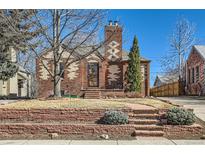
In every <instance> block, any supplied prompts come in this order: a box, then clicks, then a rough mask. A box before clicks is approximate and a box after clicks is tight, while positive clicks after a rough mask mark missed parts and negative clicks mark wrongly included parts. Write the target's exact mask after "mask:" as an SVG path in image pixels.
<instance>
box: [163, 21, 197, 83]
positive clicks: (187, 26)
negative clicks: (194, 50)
mask: <svg viewBox="0 0 205 154" xmlns="http://www.w3.org/2000/svg"><path fill="white" fill-rule="evenodd" d="M194 33H195V26H194V24H193V23H190V22H189V21H188V20H187V19H185V18H179V20H178V21H177V22H176V26H175V29H174V31H173V34H172V35H171V37H170V51H169V52H168V53H167V55H166V56H164V57H162V59H161V65H162V68H163V69H164V70H165V72H167V74H178V75H179V79H180V80H181V79H182V75H183V67H184V64H185V61H186V56H187V53H188V51H189V49H190V48H191V46H192V45H193V44H194V42H195V37H194Z"/></svg>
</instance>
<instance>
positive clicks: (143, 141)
mask: <svg viewBox="0 0 205 154" xmlns="http://www.w3.org/2000/svg"><path fill="white" fill-rule="evenodd" d="M0 145H205V140H169V139H166V138H162V137H138V138H137V139H136V140H0Z"/></svg>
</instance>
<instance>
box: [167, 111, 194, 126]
mask: <svg viewBox="0 0 205 154" xmlns="http://www.w3.org/2000/svg"><path fill="white" fill-rule="evenodd" d="M166 118H167V123H168V124H170V125H191V124H193V123H194V122H195V120H196V119H195V115H194V113H193V112H191V111H188V110H185V109H183V108H176V107H174V108H172V109H169V110H168V112H167V114H166Z"/></svg>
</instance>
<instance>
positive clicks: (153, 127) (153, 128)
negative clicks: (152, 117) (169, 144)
mask: <svg viewBox="0 0 205 154" xmlns="http://www.w3.org/2000/svg"><path fill="white" fill-rule="evenodd" d="M135 130H149V131H163V127H162V126H158V125H135Z"/></svg>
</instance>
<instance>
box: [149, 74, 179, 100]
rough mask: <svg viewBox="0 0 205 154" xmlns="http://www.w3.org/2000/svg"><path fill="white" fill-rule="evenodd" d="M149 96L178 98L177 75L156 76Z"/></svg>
mask: <svg viewBox="0 0 205 154" xmlns="http://www.w3.org/2000/svg"><path fill="white" fill-rule="evenodd" d="M150 93H151V96H159V97H161V96H179V95H181V88H180V84H179V75H178V74H169V75H164V76H159V75H158V76H157V77H156V79H155V82H154V85H153V87H152V88H151V90H150Z"/></svg>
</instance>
